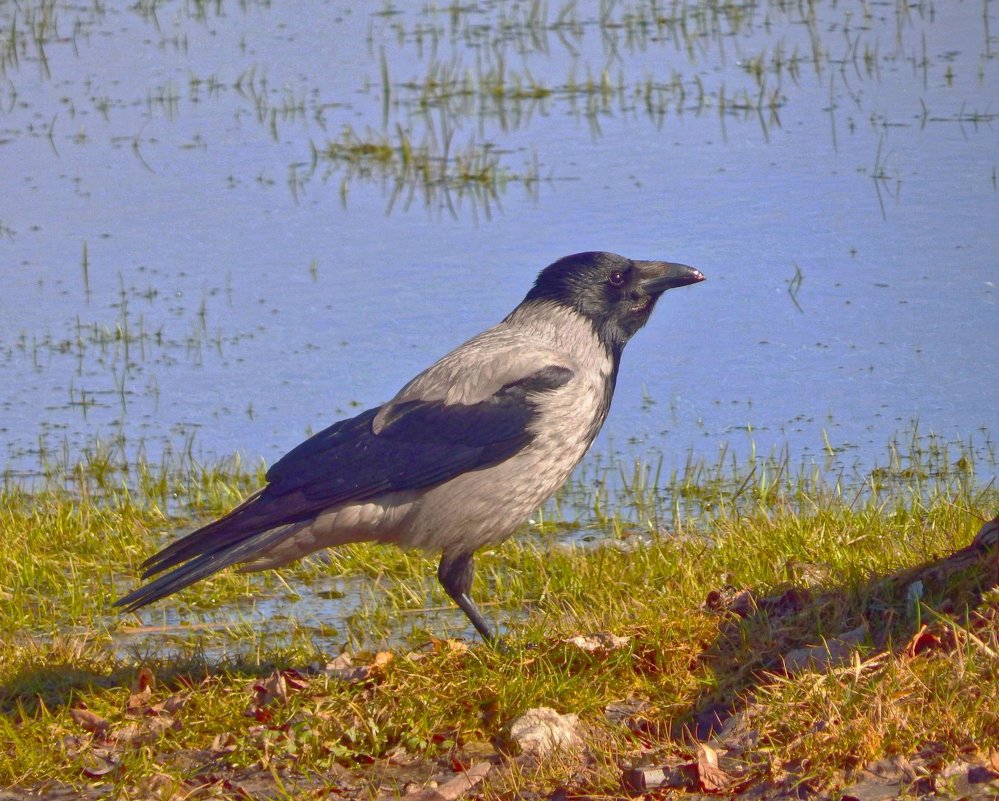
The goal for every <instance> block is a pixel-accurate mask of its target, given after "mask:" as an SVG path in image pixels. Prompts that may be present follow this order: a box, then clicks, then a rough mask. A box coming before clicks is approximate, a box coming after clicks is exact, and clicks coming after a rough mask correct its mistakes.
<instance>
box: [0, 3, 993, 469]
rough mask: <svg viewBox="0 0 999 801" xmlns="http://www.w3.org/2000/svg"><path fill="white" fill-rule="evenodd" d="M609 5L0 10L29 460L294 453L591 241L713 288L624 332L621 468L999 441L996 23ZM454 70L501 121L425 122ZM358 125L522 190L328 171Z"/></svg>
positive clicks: (606, 437) (6, 267)
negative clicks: (97, 450)
mask: <svg viewBox="0 0 999 801" xmlns="http://www.w3.org/2000/svg"><path fill="white" fill-rule="evenodd" d="M586 5H587V4H579V7H578V8H577V7H574V6H565V7H564V9H567V11H566V15H565V16H562V17H560V14H561V13H562V11H563V10H564V9H563V7H562V6H558V7H556V6H555V5H552V6H550V7H547V8H545V14H546V16H545V17H544V19H543V20H542V21H540V22H539V21H535V23H534V24H530V23H528V22H525V19H526V17H527V15H528V9H529V8H530V7H531V6H530V4H528V5H519V4H515V3H506V4H499V3H496V4H493V3H483V4H480V5H479V6H470V7H468V8H466V10H464V11H461V12H458V13H456V14H452V13H450V12H446V11H440V12H434V11H432V10H430V9H425V10H423V11H403V10H401V9H396V10H392V9H391V8H389V7H388V6H378V7H374V6H373V7H372V9H375V8H377V10H376V11H375V13H372V11H371V10H358V9H354V10H352V9H351V6H350V5H349V4H346V3H332V2H326V3H323V2H320V3H314V4H295V6H294V7H293V8H289V7H284V6H283V4H277V5H276V6H275V7H269V6H268V5H267V4H260V5H257V4H254V3H249V4H232V3H229V4H226V3H223V4H221V5H220V6H215V5H212V6H211V9H210V10H208V11H206V12H205V13H204V14H203V15H200V16H199V14H197V13H195V11H196V10H197V9H198V8H199V7H198V6H196V5H191V4H183V3H157V4H155V14H147V15H146V16H143V14H141V13H139V11H138V10H136V9H144V8H150V6H147V5H145V4H138V5H137V6H135V7H134V8H132V9H125V8H112V7H110V5H108V6H103V7H102V9H103V10H102V11H101V12H100V13H98V12H96V11H95V10H94V9H93V8H92V7H89V6H77V5H76V4H74V3H70V2H57V3H55V5H54V6H53V7H52V8H54V11H52V12H51V14H50V15H49V17H48V18H47V19H48V21H47V22H45V23H44V24H43V22H42V21H40V20H41V19H42V16H43V15H42V12H40V11H37V10H35V11H33V8H34V6H33V4H31V3H26V4H21V5H17V6H15V5H12V4H6V5H4V6H2V7H0V40H2V41H4V42H5V44H4V46H3V49H2V50H0V53H2V54H3V57H2V59H0V63H2V69H0V159H2V162H0V164H2V171H0V259H2V262H0V263H2V265H3V275H4V276H5V284H4V286H3V288H2V290H0V315H2V319H3V320H4V325H3V326H2V327H0V453H2V457H0V465H2V466H3V467H4V469H5V470H6V471H7V472H9V473H13V474H17V475H22V474H23V475H30V474H32V473H33V472H35V471H37V470H38V468H39V462H40V461H41V459H42V458H43V457H44V458H46V459H51V458H53V457H54V456H55V458H58V455H59V454H64V455H68V457H69V458H70V459H73V458H74V457H75V456H76V455H78V454H79V453H80V451H81V450H82V449H83V448H85V447H88V446H89V445H92V443H93V442H94V441H95V440H96V439H103V440H106V441H116V440H117V441H121V442H123V443H124V448H125V450H126V451H127V452H129V453H134V452H135V450H136V449H137V448H139V447H140V445H141V447H142V448H143V449H144V451H145V453H146V454H147V456H149V457H151V458H156V457H157V455H158V454H159V453H161V452H162V451H163V450H164V449H171V448H172V449H177V448H181V447H184V444H185V443H187V442H193V448H194V451H195V453H196V454H198V455H199V456H200V458H203V459H206V460H209V459H213V458H217V457H221V456H225V455H228V454H231V453H233V452H239V453H241V454H243V455H244V456H246V457H247V458H249V459H257V458H263V459H265V460H267V461H268V462H270V461H273V460H274V459H276V458H277V457H279V456H280V455H281V454H282V453H283V452H285V451H286V450H287V449H288V448H290V447H292V446H294V445H295V444H296V443H297V442H299V441H300V440H301V438H302V437H304V436H305V435H306V434H307V433H308V432H309V431H312V430H318V429H319V428H321V427H323V426H325V425H327V424H329V423H330V422H332V421H333V420H335V419H337V418H338V417H340V416H343V415H347V414H351V413H353V412H354V411H356V410H357V409H359V408H366V407H368V406H371V405H374V404H377V403H379V402H381V401H383V400H386V399H387V398H389V397H390V396H391V395H393V394H394V393H395V391H396V390H397V389H398V388H399V386H401V385H402V383H403V382H405V381H406V380H408V379H409V378H410V377H411V376H412V375H413V374H415V373H416V372H417V371H418V370H420V369H422V368H423V367H424V366H426V365H427V364H429V363H430V362H431V361H433V360H434V359H435V358H437V357H439V356H440V355H442V354H443V353H445V352H446V351H447V350H449V349H450V348H452V347H453V346H455V345H457V344H458V343H460V342H461V341H463V340H464V339H466V338H467V337H469V336H471V335H473V334H475V333H476V332H478V331H479V330H481V329H482V328H484V327H486V326H488V325H491V324H493V323H494V322H496V321H498V320H499V319H501V318H502V317H503V316H504V315H505V314H506V313H507V312H508V311H509V310H510V309H511V308H512V307H513V306H514V305H515V304H516V303H517V302H518V301H519V300H520V298H521V297H522V296H523V294H524V293H525V292H526V290H527V289H528V287H529V285H530V282H531V281H532V279H533V277H534V275H535V274H536V272H537V271H538V270H539V269H540V268H541V267H543V266H544V265H545V264H547V263H549V262H551V261H553V260H554V259H556V258H558V257H560V256H562V255H564V254H567V253H571V252H575V251H580V250H591V249H604V250H612V251H617V252H620V253H624V254H626V255H630V256H633V257H636V258H664V259H671V260H676V261H683V262H685V263H688V264H692V265H695V266H697V267H698V268H700V269H701V270H702V271H703V272H704V273H705V274H706V275H707V277H708V281H707V282H706V283H704V284H701V285H698V286H695V287H690V288H686V289H683V290H679V291H676V292H672V293H669V294H668V295H667V296H666V297H665V298H664V300H663V302H662V303H661V304H660V306H659V307H658V309H657V312H656V314H655V316H654V317H653V319H652V321H651V323H650V324H649V326H648V328H647V330H645V331H643V332H641V333H640V334H639V335H638V336H637V337H636V339H635V341H634V342H633V343H632V344H631V345H630V346H629V348H628V351H627V352H626V354H625V361H624V365H623V368H622V372H621V377H620V381H619V384H618V390H617V397H616V399H615V403H614V407H613V409H612V412H611V416H610V418H609V420H608V422H607V425H606V428H605V432H604V434H603V435H602V436H601V438H600V440H599V441H598V443H597V444H596V446H595V449H596V450H597V451H600V452H602V453H606V452H609V451H614V452H618V453H626V454H631V453H635V454H637V455H643V454H646V453H649V452H652V453H656V452H662V453H664V454H665V455H666V460H667V466H668V467H669V466H676V465H682V464H683V462H684V461H685V460H686V458H687V454H688V452H690V451H693V453H694V455H695V456H700V457H703V458H705V459H708V460H710V459H713V458H714V456H715V455H716V454H717V453H718V451H719V449H720V448H721V447H723V446H726V445H727V446H728V447H730V448H732V449H734V450H735V451H736V452H739V453H747V452H748V451H749V450H750V449H751V448H755V449H756V450H757V451H758V452H759V451H762V452H768V451H771V450H778V449H782V448H787V449H788V451H789V452H790V453H791V454H792V455H793V457H794V458H795V459H796V460H797V459H799V458H800V459H803V460H805V461H808V460H814V461H816V462H823V463H824V462H825V460H826V457H827V454H826V450H825V449H826V447H827V443H828V446H831V447H832V449H833V450H834V451H835V452H836V455H837V456H836V458H837V460H838V461H839V462H840V464H846V465H848V466H856V467H859V469H860V470H861V471H864V470H867V469H870V468H871V467H872V466H874V465H875V464H877V463H879V462H880V461H882V460H883V456H884V449H885V444H886V443H887V441H888V440H889V438H890V437H891V436H892V435H893V434H894V433H895V432H896V431H899V430H902V429H906V428H908V427H910V426H911V424H912V422H913V420H918V425H919V428H920V430H922V431H924V432H931V431H932V432H935V433H937V434H940V435H941V436H942V437H944V438H947V439H967V438H968V437H971V436H976V437H980V438H981V437H984V438H988V437H989V436H991V435H994V433H995V431H996V429H997V423H999V403H997V401H996V398H997V397H999V313H997V312H999V305H997V299H999V294H997V284H999V255H997V254H999V233H997V232H999V226H997V220H999V191H997V169H999V148H997V136H996V127H997V125H999V121H997V119H996V114H997V113H999V81H997V70H999V65H997V58H996V52H997V50H999V42H997V39H996V34H995V33H994V31H999V20H997V19H996V13H997V12H996V8H995V5H994V4H988V3H981V2H960V3H947V4H945V5H944V6H940V7H935V10H933V11H930V10H929V9H923V10H921V9H922V7H921V6H915V7H909V8H908V9H907V10H904V11H899V10H898V9H899V8H900V7H898V6H896V4H893V3H891V4H878V3H875V4H869V3H860V2H844V3H837V4H819V7H818V9H817V12H816V13H817V14H818V15H819V16H818V19H817V20H816V21H814V22H813V23H810V24H809V23H807V21H803V20H801V19H799V18H798V17H797V13H798V12H797V11H796V10H794V9H786V8H784V6H786V4H772V3H771V4H768V3H760V4H754V5H750V6H740V7H739V9H738V12H739V17H738V18H737V17H735V16H732V17H729V16H726V15H725V14H724V13H723V12H707V11H705V10H703V9H701V10H698V9H699V7H698V6H697V5H696V4H682V3H681V4H676V5H675V6H674V5H669V4H667V5H669V8H668V9H666V10H663V8H662V7H661V5H660V4H653V3H630V4H629V3H619V4H616V5H611V6H609V8H610V9H611V11H610V16H611V19H610V22H611V23H613V24H610V25H608V24H605V25H603V26H601V25H600V24H598V15H597V12H596V10H587V9H586V8H583V6H586ZM792 5H794V4H792ZM202 8H203V7H202ZM674 8H675V9H678V10H681V11H682V12H683V13H682V14H680V15H679V16H682V17H683V19H684V20H685V21H686V22H685V24H686V28H685V29H684V28H683V26H682V25H681V23H680V22H675V23H662V22H658V23H657V22H656V21H655V15H656V12H657V10H658V13H659V14H660V16H663V17H665V16H668V15H672V13H673V9H674ZM217 9H221V13H217ZM667 12H668V13H667ZM33 15H34V16H33ZM643 19H644V20H645V23H644V26H643V24H642V22H641V21H642V20H643ZM12 26H13V28H14V31H15V34H14V39H15V40H16V41H17V46H16V47H15V48H14V50H13V51H12V50H11V49H10V44H9V42H10V41H11V36H10V31H11V28H12ZM33 29H34V30H35V31H43V36H42V38H43V40H44V41H43V43H42V45H41V47H39V45H38V44H37V43H36V40H35V38H34V37H33V36H32V33H31V31H32V30H33ZM42 54H44V59H43V58H42ZM756 59H761V61H760V63H761V64H763V65H764V66H763V69H762V76H763V77H762V88H761V84H760V82H758V80H757V78H756V77H755V76H754V74H753V68H754V63H755V62H754V60H756ZM777 59H779V60H781V61H782V68H781V70H780V72H779V74H778V71H777V69H776V68H775V67H774V66H773V65H774V63H775V60H777ZM434 65H437V67H436V68H435V67H434ZM442 65H443V66H442ZM444 68H446V69H447V70H450V72H451V73H452V74H453V75H455V76H459V77H462V78H467V79H468V80H469V81H470V82H471V83H472V84H475V82H476V81H479V82H481V81H483V80H484V78H483V76H488V75H494V76H495V75H497V74H500V73H501V72H502V74H503V76H504V81H505V84H504V85H505V86H506V91H507V99H506V100H505V101H504V102H502V103H501V102H498V101H496V100H489V99H485V100H483V99H482V98H479V97H471V98H469V97H456V98H450V99H449V100H448V101H447V102H446V103H438V102H433V101H432V98H431V102H427V97H428V95H427V93H426V92H424V91H423V90H421V89H419V88H416V85H421V86H423V85H425V84H426V82H427V76H428V75H429V74H431V72H432V71H433V70H434V69H437V70H438V71H440V70H442V69H444ZM386 74H387V76H388V78H387V84H386V83H385V76H386ZM603 75H606V78H607V86H608V87H609V89H607V91H606V92H604V93H596V94H590V95H587V94H586V93H583V92H581V91H580V90H579V89H578V87H579V85H580V84H582V83H583V82H585V81H586V80H587V79H588V78H593V79H595V80H597V81H598V82H599V81H600V80H601V79H602V78H601V76H603ZM517 81H520V82H521V85H525V86H526V85H527V84H529V83H530V82H531V81H533V82H534V83H535V84H537V85H542V86H544V87H546V88H547V89H549V90H550V93H549V94H547V95H546V96H544V97H540V98H536V99H523V98H521V99H518V98H515V97H513V96H512V95H513V92H512V91H511V90H510V87H512V86H513V85H515V84H516V83H517ZM646 82H648V83H649V84H650V85H651V86H652V87H653V88H652V90H650V94H649V95H648V97H649V98H651V99H649V100H648V101H647V100H646V96H645V95H644V94H643V91H642V87H643V86H644V85H645V84H646ZM386 85H387V87H388V89H387V91H386ZM723 98H724V100H723ZM759 98H763V100H762V101H761V102H760V103H759V107H758V108H757V100H758V99H759ZM740 104H742V105H749V106H752V107H751V108H735V107H734V106H736V105H740ZM347 126H349V127H350V129H352V130H353V131H354V132H355V134H356V135H357V136H359V137H366V138H370V139H372V140H378V139H379V138H381V139H385V140H387V141H389V142H397V141H398V138H399V134H398V131H400V130H401V131H404V132H405V136H406V137H407V138H408V139H409V140H410V141H411V142H412V143H413V144H414V145H417V146H419V145H423V144H426V145H427V146H428V147H431V148H434V147H437V148H438V151H439V149H440V148H439V145H440V143H441V142H443V141H444V140H445V139H449V141H450V142H451V151H450V152H451V153H452V154H457V153H462V152H464V151H466V150H468V149H469V148H472V147H479V148H482V147H484V146H485V145H487V144H488V145H489V146H490V148H491V149H490V150H489V151H488V152H489V154H490V157H491V158H494V159H496V161H497V164H498V168H499V170H500V171H501V173H502V174H503V175H505V176H506V177H505V179H504V180H502V181H500V182H499V184H497V185H496V186H494V187H492V188H490V189H479V190H474V189H471V188H469V187H463V186H462V185H460V183H459V182H455V181H452V182H450V184H448V183H447V182H445V183H444V184H440V183H438V184H435V185H432V186H430V187H426V186H420V185H419V184H413V183H407V182H405V181H404V182H402V183H401V184H399V183H397V182H396V181H395V180H394V179H393V178H392V177H391V176H389V175H386V174H385V172H384V171H382V170H380V169H379V168H378V167H377V164H375V163H373V162H365V163H363V164H361V165H360V166H359V168H356V169H353V170H352V169H350V168H349V167H348V166H346V165H343V164H336V163H331V162H329V161H328V160H325V159H323V158H321V157H320V158H315V157H314V152H316V151H319V152H322V151H324V150H325V148H326V147H327V144H328V143H329V141H330V140H338V139H340V138H341V137H342V136H343V131H344V130H345V128H346V127H347ZM435 143H436V144H435ZM435 152H437V151H435ZM525 178H526V179H527V180H525ZM796 275H800V282H796V281H795V276H796ZM126 329H127V331H128V332H129V337H130V344H129V346H128V348H127V350H126V347H125V345H124V342H123V339H122V335H121V334H120V333H119V332H120V331H122V330H126Z"/></svg>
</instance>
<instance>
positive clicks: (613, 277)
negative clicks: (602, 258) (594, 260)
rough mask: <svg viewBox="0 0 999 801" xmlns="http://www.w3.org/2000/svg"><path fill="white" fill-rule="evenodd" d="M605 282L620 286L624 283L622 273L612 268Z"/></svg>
mask: <svg viewBox="0 0 999 801" xmlns="http://www.w3.org/2000/svg"><path fill="white" fill-rule="evenodd" d="M607 283H608V284H610V285H611V286H621V285H622V284H624V273H622V272H621V271H620V270H614V272H612V273H611V274H610V278H608V279H607Z"/></svg>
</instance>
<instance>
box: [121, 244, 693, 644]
mask: <svg viewBox="0 0 999 801" xmlns="http://www.w3.org/2000/svg"><path fill="white" fill-rule="evenodd" d="M622 276H624V277H627V280H628V282H630V283H622V284H620V285H619V284H617V283H614V284H613V286H612V285H611V283H610V282H611V281H612V279H613V280H614V281H616V280H618V279H620V280H622V281H624V280H625V279H624V278H622ZM700 280H703V277H702V276H701V275H700V274H699V273H698V272H697V271H696V270H693V269H692V268H689V267H685V266H683V265H673V264H666V263H663V262H631V261H629V260H627V259H624V258H623V257H620V256H614V255H613V254H604V253H583V254H576V255H575V256H570V257H566V258H565V259H561V260H560V261H558V262H556V263H555V264H553V265H551V266H549V267H548V268H546V270H545V271H543V272H542V273H541V275H540V276H539V278H538V281H537V282H536V284H535V287H534V289H532V291H531V293H529V294H528V296H527V298H525V300H524V302H523V303H521V304H520V305H519V306H518V307H517V308H516V309H514V311H513V312H511V314H510V315H509V316H508V317H507V318H506V319H504V320H503V321H502V322H501V323H499V324H498V325H496V326H495V327H493V328H490V329H489V330H487V331H485V332H483V333H481V334H479V335H478V336H476V337H473V338H472V339H471V340H469V341H468V342H466V343H465V344H463V345H461V346H460V347H458V348H456V349H455V350H454V351H452V352H451V353H449V354H448V355H446V356H445V357H444V358H442V359H441V360H440V361H438V362H437V363H435V364H434V365H432V366H431V367H429V368H427V369H426V370H425V371H423V372H422V373H420V374H419V375H418V376H416V377H415V378H414V379H413V380H412V381H410V382H409V383H408V384H406V386H404V387H403V388H402V389H401V390H400V391H399V393H398V394H397V395H396V396H395V398H393V399H392V400H391V401H389V402H388V403H386V404H384V405H383V406H380V407H377V408H375V409H370V410H368V411H367V412H364V413H362V414H360V415H358V416H357V417H355V418H352V419H350V420H345V421H342V422H340V423H337V424H335V425H333V426H331V427H330V428H328V429H326V430H325V431H322V432H320V433H318V434H316V435H315V436H313V437H312V438H310V439H309V440H307V441H306V442H304V443H302V444H301V445H299V446H298V447H297V448H295V449H293V450H292V451H291V452H289V453H288V454H287V455H286V456H285V457H283V458H282V459H280V460H279V461H278V462H276V463H275V464H274V465H273V466H272V467H271V469H270V470H269V471H268V473H267V479H268V484H267V486H265V487H264V488H263V489H261V490H260V491H258V492H257V493H255V494H254V495H252V496H250V497H249V498H247V499H246V501H244V502H243V503H242V504H241V505H240V506H239V507H237V508H236V509H234V510H233V511H232V512H230V513H229V514H228V515H226V516H225V517H223V518H221V519H219V520H217V521H215V522H214V523H210V524H209V525H207V526H205V527H204V528H202V529H199V530H198V531H195V532H194V533H192V534H190V535H188V536H187V537H185V538H183V539H181V540H179V541H177V542H175V543H173V544H172V545H170V546H168V547H167V548H166V549H164V550H163V551H161V552H160V553H158V554H156V555H155V556H153V557H152V558H150V559H149V560H148V561H147V563H146V566H147V568H148V569H147V571H146V574H145V575H146V576H150V575H152V574H155V573H160V572H162V571H164V570H167V569H168V568H173V570H171V571H170V572H168V573H165V574H164V575H162V576H160V577H159V578H157V579H155V580H153V581H152V582H150V583H149V584H147V585H146V586H144V587H140V588H139V589H137V590H136V591H134V592H133V593H131V594H130V595H128V596H126V597H125V598H122V599H121V600H119V601H118V602H117V603H118V604H119V605H122V606H125V607H126V608H127V609H129V610H132V609H136V608H138V607H140V606H143V605H145V604H147V603H150V602H151V601H154V600H156V599H158V598H161V597H163V596H165V595H168V594H170V593H172V592H175V591H177V590H178V589H181V588H182V587H185V586H187V585H189V584H191V583H193V582H195V581H197V580H199V579H201V578H204V577H205V576H207V575H210V574H211V573H214V572H216V571H218V570H220V569H222V568H223V567H225V566H227V565H231V564H240V565H242V567H243V569H245V570H259V569H264V568H271V567H278V566H281V565H284V564H286V563H288V562H291V561H293V560H295V559H298V558H300V557H302V556H305V555H306V554H309V553H312V552H314V551H316V550H319V549H322V548H327V547H330V546H335V545H340V544H343V543H346V542H355V541H363V540H374V541H377V542H385V543H394V544H396V545H401V546H404V547H415V548H424V549H428V550H434V551H441V553H442V558H441V565H440V570H439V572H438V575H439V577H440V580H441V582H442V583H443V585H444V587H445V589H447V591H448V593H449V594H450V595H451V597H452V598H454V599H455V601H456V602H457V603H458V604H459V606H460V607H461V608H462V609H463V610H464V611H465V613H466V614H467V615H468V617H469V618H470V620H471V621H472V623H473V624H474V625H475V627H476V628H477V629H478V630H479V631H480V633H482V635H483V636H484V637H486V638H487V639H490V638H491V637H492V632H491V630H490V629H489V627H488V625H487V624H486V623H485V621H484V620H483V618H482V616H481V614H479V612H478V609H477V608H476V607H475V604H474V603H473V602H472V601H471V598H470V597H469V595H468V593H469V590H470V586H471V579H472V553H473V552H474V551H475V550H477V549H478V548H481V547H483V546H486V545H491V544H495V543H498V542H501V541H503V540H504V539H506V538H507V537H509V536H510V534H512V533H513V531H514V530H515V529H516V528H517V527H518V526H519V525H521V524H522V523H523V522H524V521H525V520H526V519H527V518H528V517H529V516H530V514H531V513H532V512H534V511H535V510H536V509H537V508H538V507H539V506H540V505H541V504H542V503H543V502H544V501H545V500H546V499H547V498H548V497H549V496H551V495H552V493H554V492H555V490H557V489H558V488H559V487H560V486H561V485H562V483H563V482H564V481H565V480H566V479H567V478H568V476H569V474H570V473H571V472H572V470H573V468H575V466H576V465H577V464H578V463H579V461H580V460H581V459H582V457H583V455H584V454H585V453H586V451H587V449H588V448H589V446H590V444H591V443H592V442H593V438H594V437H595V436H596V435H597V432H598V431H599V430H600V427H601V425H602V424H603V422H604V419H605V418H606V416H607V411H608V409H609V408H610V402H611V397H612V396H613V392H614V383H615V379H616V376H617V368H618V363H619V359H620V355H621V349H622V348H623V346H624V344H625V343H626V342H627V340H628V339H629V338H630V336H631V335H632V334H634V332H635V331H636V330H637V329H638V328H640V327H641V325H643V324H644V322H645V321H646V320H647V319H648V316H649V314H651V311H652V307H653V306H654V304H655V301H656V299H657V298H658V296H659V295H660V294H661V293H662V291H665V289H668V288H670V287H671V286H682V285H684V284H689V283H695V282H696V281H700ZM608 298H610V299H611V300H613V301H614V302H613V303H612V302H611V300H609V299H608Z"/></svg>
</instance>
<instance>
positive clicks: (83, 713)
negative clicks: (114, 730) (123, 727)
mask: <svg viewBox="0 0 999 801" xmlns="http://www.w3.org/2000/svg"><path fill="white" fill-rule="evenodd" d="M69 716H70V717H71V718H73V721H74V722H75V723H76V725H78V726H81V727H82V728H84V729H86V730H87V731H90V732H94V733H95V734H103V733H104V732H106V731H107V730H108V729H109V728H110V726H111V724H110V723H108V722H107V721H106V720H105V719H104V718H102V717H101V716H100V715H98V714H96V713H95V712H91V711H90V710H89V709H78V708H75V707H74V708H73V709H70V710H69Z"/></svg>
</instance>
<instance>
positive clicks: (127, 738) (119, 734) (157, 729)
mask: <svg viewBox="0 0 999 801" xmlns="http://www.w3.org/2000/svg"><path fill="white" fill-rule="evenodd" d="M177 728H180V724H179V723H178V722H177V721H176V720H174V719H173V718H171V717H170V716H169V715H159V716H158V717H149V718H143V719H142V721H141V722H139V721H136V722H133V723H128V724H126V725H125V726H123V727H122V728H120V729H119V730H118V731H116V732H115V733H114V734H113V735H112V736H111V739H113V740H114V741H115V742H116V743H117V744H119V745H123V746H133V747H135V746H140V745H147V744H148V743H151V742H153V741H154V740H156V739H157V738H159V736H160V735H161V734H162V733H163V732H165V731H166V730H167V729H177Z"/></svg>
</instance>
